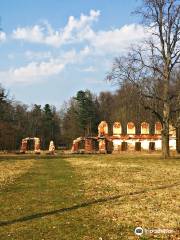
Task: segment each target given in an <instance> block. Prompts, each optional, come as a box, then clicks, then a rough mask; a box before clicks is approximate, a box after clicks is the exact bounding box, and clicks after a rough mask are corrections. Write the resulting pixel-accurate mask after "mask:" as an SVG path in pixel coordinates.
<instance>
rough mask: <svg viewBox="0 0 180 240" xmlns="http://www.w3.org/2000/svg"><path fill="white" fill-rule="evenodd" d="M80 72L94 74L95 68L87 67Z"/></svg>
mask: <svg viewBox="0 0 180 240" xmlns="http://www.w3.org/2000/svg"><path fill="white" fill-rule="evenodd" d="M81 71H82V72H96V68H95V67H94V66H89V67H87V68H84V69H82V70H81Z"/></svg>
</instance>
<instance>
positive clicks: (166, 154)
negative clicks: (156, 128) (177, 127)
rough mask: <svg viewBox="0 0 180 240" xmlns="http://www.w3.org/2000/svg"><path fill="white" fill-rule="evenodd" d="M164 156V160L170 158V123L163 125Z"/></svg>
mask: <svg viewBox="0 0 180 240" xmlns="http://www.w3.org/2000/svg"><path fill="white" fill-rule="evenodd" d="M162 156H163V158H164V159H167V158H168V157H169V123H168V124H167V123H165V124H163V130H162Z"/></svg>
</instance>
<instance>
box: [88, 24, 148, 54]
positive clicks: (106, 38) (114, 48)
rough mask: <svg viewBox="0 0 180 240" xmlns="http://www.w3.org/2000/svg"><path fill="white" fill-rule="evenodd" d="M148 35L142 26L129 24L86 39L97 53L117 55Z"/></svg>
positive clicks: (100, 32)
mask: <svg viewBox="0 0 180 240" xmlns="http://www.w3.org/2000/svg"><path fill="white" fill-rule="evenodd" d="M147 36H148V34H147V32H146V30H145V28H144V27H143V26H142V25H138V24H130V25H125V26H123V27H122V28H116V29H113V30H109V31H99V32H97V33H95V34H94V35H93V36H92V37H90V38H89V39H87V40H88V41H89V43H90V45H91V46H92V47H93V48H94V49H95V50H96V51H97V52H99V53H102V54H107V53H112V54H119V53H122V52H123V51H127V49H128V48H129V47H130V46H131V45H133V44H137V43H138V42H140V41H142V40H143V39H144V38H145V37H147Z"/></svg>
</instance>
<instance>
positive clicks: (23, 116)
mask: <svg viewBox="0 0 180 240" xmlns="http://www.w3.org/2000/svg"><path fill="white" fill-rule="evenodd" d="M60 123H61V119H60V115H59V113H58V112H57V111H56V108H55V107H54V106H50V105H49V104H46V105H45V106H44V107H41V106H40V105H36V104H34V105H33V106H31V107H29V106H27V105H24V104H21V103H19V102H17V101H14V100H11V99H9V98H8V94H7V93H6V90H5V89H4V88H2V87H0V151H2V150H7V151H8V150H17V149H19V148H20V143H21V140H22V138H25V137H34V136H36V137H39V138H40V139H41V147H42V149H46V148H47V147H48V145H49V142H50V140H52V139H53V140H54V142H55V143H56V144H58V143H59V141H60V140H61V129H60V127H61V125H60Z"/></svg>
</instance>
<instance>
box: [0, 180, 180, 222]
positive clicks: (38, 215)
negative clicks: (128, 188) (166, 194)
mask: <svg viewBox="0 0 180 240" xmlns="http://www.w3.org/2000/svg"><path fill="white" fill-rule="evenodd" d="M179 185H180V182H176V183H173V184H170V185H164V186H159V187H156V188H151V189H144V190H141V191H135V192H131V193H127V194H120V195H115V196H110V197H104V198H99V199H93V200H90V201H87V202H83V203H80V204H76V205H73V206H71V207H66V208H60V209H57V210H53V211H49V212H42V213H35V214H32V215H29V216H24V217H20V218H18V219H14V220H11V221H0V227H3V226H8V225H12V224H15V223H18V222H25V221H30V220H33V219H38V218H42V217H46V216H50V215H54V214H59V213H64V212H69V211H73V210H76V209H80V208H84V207H88V206H92V205H96V204H101V203H106V202H109V201H113V200H116V199H119V198H123V197H127V196H134V195H139V194H143V193H147V192H150V191H154V190H161V189H167V188H171V187H176V186H179Z"/></svg>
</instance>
